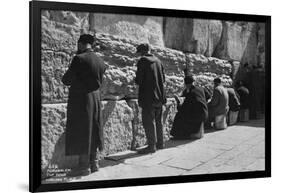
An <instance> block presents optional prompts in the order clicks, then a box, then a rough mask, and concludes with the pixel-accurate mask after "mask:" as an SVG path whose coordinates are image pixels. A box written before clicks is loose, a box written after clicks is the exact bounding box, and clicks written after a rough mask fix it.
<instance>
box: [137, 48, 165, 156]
mask: <svg viewBox="0 0 281 193" xmlns="http://www.w3.org/2000/svg"><path fill="white" fill-rule="evenodd" d="M137 54H139V55H140V56H141V58H140V59H139V61H138V63H137V72H136V79H135V81H136V84H138V85H139V94H138V95H139V96H138V102H139V106H140V107H141V108H142V122H143V127H144V130H145V134H146V138H147V143H148V147H147V148H145V149H142V150H141V151H139V152H138V153H141V154H145V153H153V152H155V151H156V148H157V149H162V148H164V144H163V126H162V105H163V104H165V103H166V96H165V91H164V85H163V84H164V82H165V76H164V68H163V66H162V63H161V61H160V60H159V59H158V58H157V57H155V56H154V55H152V54H151V53H150V48H149V45H148V44H140V45H139V46H138V47H137Z"/></svg>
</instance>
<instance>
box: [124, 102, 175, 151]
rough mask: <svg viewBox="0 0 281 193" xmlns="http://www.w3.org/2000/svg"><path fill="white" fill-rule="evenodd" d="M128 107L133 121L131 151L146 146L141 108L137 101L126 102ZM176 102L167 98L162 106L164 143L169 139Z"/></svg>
mask: <svg viewBox="0 0 281 193" xmlns="http://www.w3.org/2000/svg"><path fill="white" fill-rule="evenodd" d="M128 105H129V106H130V107H131V108H132V109H133V112H134V113H133V114H134V119H133V141H132V144H131V149H136V148H138V147H141V146H144V145H145V144H147V141H146V136H145V131H144V128H143V125H142V116H141V112H142V108H141V107H139V106H138V101H137V100H130V101H128ZM176 111H177V108H176V101H175V99H172V98H169V99H168V100H167V103H166V104H165V105H164V106H163V114H162V123H163V133H164V141H168V140H169V139H170V137H171V135H170V130H171V128H172V125H173V121H174V117H175V114H176Z"/></svg>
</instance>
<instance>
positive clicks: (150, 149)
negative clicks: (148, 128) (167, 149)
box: [137, 146, 156, 154]
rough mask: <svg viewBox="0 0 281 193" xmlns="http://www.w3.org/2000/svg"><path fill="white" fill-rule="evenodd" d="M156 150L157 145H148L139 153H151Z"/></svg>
mask: <svg viewBox="0 0 281 193" xmlns="http://www.w3.org/2000/svg"><path fill="white" fill-rule="evenodd" d="M155 152H156V147H155V146H154V147H149V146H148V147H146V148H144V149H141V150H139V151H138V152H137V153H138V154H149V153H155Z"/></svg>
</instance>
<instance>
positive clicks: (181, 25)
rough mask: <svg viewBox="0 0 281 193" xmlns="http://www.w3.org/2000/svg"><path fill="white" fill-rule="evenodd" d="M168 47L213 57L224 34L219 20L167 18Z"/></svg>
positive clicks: (166, 36)
mask: <svg viewBox="0 0 281 193" xmlns="http://www.w3.org/2000/svg"><path fill="white" fill-rule="evenodd" d="M164 21H165V22H164V23H165V33H164V37H165V45H166V47H169V48H173V49H177V50H182V51H184V52H190V53H196V54H204V55H205V56H212V54H213V52H214V50H215V48H216V46H217V45H218V43H219V41H220V38H221V34H222V23H221V21H219V20H207V19H189V18H169V17H167V18H165V20H164Z"/></svg>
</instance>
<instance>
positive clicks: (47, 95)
mask: <svg viewBox="0 0 281 193" xmlns="http://www.w3.org/2000/svg"><path fill="white" fill-rule="evenodd" d="M41 53H42V55H41V62H42V63H41V67H42V69H41V77H42V103H56V102H66V101H67V97H68V88H67V87H65V86H63V83H62V81H61V79H62V76H63V74H64V72H65V70H66V69H67V68H68V65H69V64H70V62H71V59H72V58H71V56H70V55H69V54H67V53H66V52H56V51H52V50H42V52H41Z"/></svg>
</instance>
